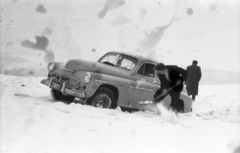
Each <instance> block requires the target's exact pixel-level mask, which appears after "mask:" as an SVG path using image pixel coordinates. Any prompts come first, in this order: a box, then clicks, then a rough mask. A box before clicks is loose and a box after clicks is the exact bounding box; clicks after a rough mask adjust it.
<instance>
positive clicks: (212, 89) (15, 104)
mask: <svg viewBox="0 0 240 153" xmlns="http://www.w3.org/2000/svg"><path fill="white" fill-rule="evenodd" d="M0 79H1V92H0V93H1V97H0V98H1V140H2V141H1V150H0V152H1V153H33V152H34V153H66V152H69V153H79V152H83V153H112V152H115V153H130V152H131V153H133V152H136V153H146V152H165V153H180V152H181V153H182V152H183V153H192V152H194V153H221V152H223V153H239V152H240V128H239V125H240V98H239V91H240V85H201V86H200V89H199V90H200V93H199V96H198V97H197V100H196V102H194V104H193V112H192V113H187V114H180V115H179V116H178V117H176V116H175V115H174V113H172V112H169V111H167V110H164V109H163V108H162V107H161V106H159V108H160V109H161V111H162V113H163V114H162V115H156V114H154V113H152V112H136V113H131V114H130V113H124V112H122V111H121V110H120V109H119V108H117V109H115V110H110V109H100V108H94V107H91V106H86V105H81V104H77V103H71V104H70V105H67V104H64V103H62V102H59V101H54V100H53V99H52V98H51V96H50V93H49V89H48V87H46V86H44V85H42V84H40V81H41V79H43V78H40V77H16V76H7V75H0Z"/></svg>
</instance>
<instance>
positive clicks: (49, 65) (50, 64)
mask: <svg viewBox="0 0 240 153" xmlns="http://www.w3.org/2000/svg"><path fill="white" fill-rule="evenodd" d="M53 69H54V63H49V64H48V71H49V72H51V71H52V70H53Z"/></svg>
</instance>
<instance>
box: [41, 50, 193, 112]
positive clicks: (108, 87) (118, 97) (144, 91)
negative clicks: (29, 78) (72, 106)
mask: <svg viewBox="0 0 240 153" xmlns="http://www.w3.org/2000/svg"><path fill="white" fill-rule="evenodd" d="M157 63H158V62H157V61H154V60H151V59H149V58H147V57H143V56H140V55H133V54H129V53H122V52H117V51H111V52H108V53H106V54H105V55H104V56H102V57H101V58H100V59H99V60H98V61H97V62H93V61H87V60H83V59H72V60H69V61H68V62H66V63H65V64H64V63H58V62H51V63H49V64H48V76H47V78H46V79H43V80H42V81H41V83H42V84H44V85H46V86H48V87H49V88H50V89H51V95H52V97H53V98H54V99H55V100H60V101H66V102H72V101H73V100H74V99H75V98H77V99H80V100H82V101H83V103H84V104H87V105H92V106H95V107H100V108H111V109H115V108H117V107H118V106H119V107H120V108H121V109H122V110H123V111H131V110H146V109H147V107H146V106H143V105H141V104H139V102H140V101H147V100H151V99H153V95H154V93H155V92H156V91H157V89H159V87H160V85H161V83H160V81H159V79H158V77H157V73H156V71H155V66H156V65H157ZM180 99H182V103H183V104H182V107H183V108H182V110H183V111H182V112H190V111H191V110H192V100H191V98H190V97H189V96H188V95H187V93H185V92H182V93H181V96H180ZM163 101H164V105H165V106H166V107H168V106H169V104H170V101H171V98H170V96H167V97H166V98H165V99H164V100H163Z"/></svg>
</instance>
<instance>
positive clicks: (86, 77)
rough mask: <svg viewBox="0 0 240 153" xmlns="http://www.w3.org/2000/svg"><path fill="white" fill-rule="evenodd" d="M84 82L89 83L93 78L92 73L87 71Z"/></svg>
mask: <svg viewBox="0 0 240 153" xmlns="http://www.w3.org/2000/svg"><path fill="white" fill-rule="evenodd" d="M82 80H83V82H84V83H88V82H89V81H90V80H91V75H90V73H85V74H84V75H83V78H82Z"/></svg>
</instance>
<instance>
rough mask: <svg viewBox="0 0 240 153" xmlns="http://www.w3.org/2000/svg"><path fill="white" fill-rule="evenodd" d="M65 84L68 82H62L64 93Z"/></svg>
mask: <svg viewBox="0 0 240 153" xmlns="http://www.w3.org/2000/svg"><path fill="white" fill-rule="evenodd" d="M65 84H66V82H63V84H62V89H61V91H62V93H64V89H65Z"/></svg>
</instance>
